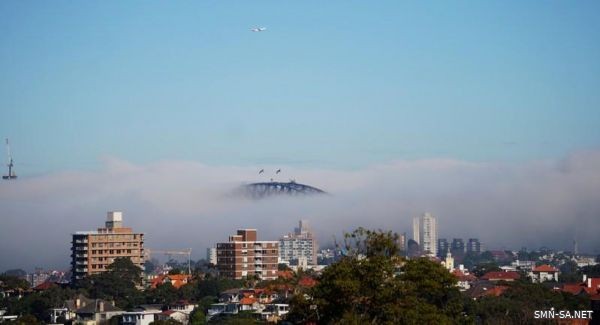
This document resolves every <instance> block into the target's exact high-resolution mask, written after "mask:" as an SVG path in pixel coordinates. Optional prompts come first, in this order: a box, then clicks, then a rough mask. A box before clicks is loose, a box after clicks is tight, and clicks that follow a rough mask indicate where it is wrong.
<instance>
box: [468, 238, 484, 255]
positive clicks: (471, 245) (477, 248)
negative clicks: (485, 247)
mask: <svg viewBox="0 0 600 325" xmlns="http://www.w3.org/2000/svg"><path fill="white" fill-rule="evenodd" d="M467 253H471V254H480V253H481V242H480V241H479V239H477V238H469V242H468V243H467Z"/></svg>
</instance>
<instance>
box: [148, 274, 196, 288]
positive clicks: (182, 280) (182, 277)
mask: <svg viewBox="0 0 600 325" xmlns="http://www.w3.org/2000/svg"><path fill="white" fill-rule="evenodd" d="M191 279H192V276H191V275H189V274H162V275H159V276H157V277H155V278H154V279H152V281H151V283H150V287H151V288H152V289H155V288H156V287H158V286H159V285H161V284H165V283H170V284H171V285H172V286H173V287H175V288H176V289H179V288H181V287H182V286H184V285H186V284H188V282H190V280H191Z"/></svg>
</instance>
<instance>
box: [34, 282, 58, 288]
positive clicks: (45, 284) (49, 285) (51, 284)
mask: <svg viewBox="0 0 600 325" xmlns="http://www.w3.org/2000/svg"><path fill="white" fill-rule="evenodd" d="M52 287H56V283H54V282H52V281H46V282H42V283H40V284H38V285H37V286H35V288H33V290H48V289H50V288H52Z"/></svg>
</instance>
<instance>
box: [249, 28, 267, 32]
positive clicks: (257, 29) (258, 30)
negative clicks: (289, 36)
mask: <svg viewBox="0 0 600 325" xmlns="http://www.w3.org/2000/svg"><path fill="white" fill-rule="evenodd" d="M250 30H251V31H253V32H264V31H266V30H267V27H255V28H251V29H250Z"/></svg>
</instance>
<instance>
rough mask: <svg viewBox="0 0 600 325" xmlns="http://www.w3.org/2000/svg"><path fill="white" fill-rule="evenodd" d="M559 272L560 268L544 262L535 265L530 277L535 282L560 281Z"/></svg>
mask: <svg viewBox="0 0 600 325" xmlns="http://www.w3.org/2000/svg"><path fill="white" fill-rule="evenodd" d="M558 273H559V270H558V269H557V268H555V267H553V266H550V265H548V264H544V265H540V266H536V267H534V268H533V269H532V270H531V272H529V278H531V282H533V283H542V282H546V281H554V282H558Z"/></svg>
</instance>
